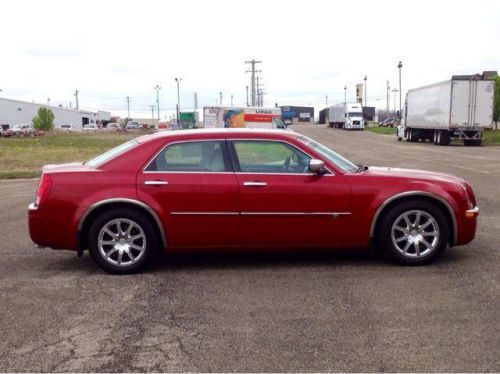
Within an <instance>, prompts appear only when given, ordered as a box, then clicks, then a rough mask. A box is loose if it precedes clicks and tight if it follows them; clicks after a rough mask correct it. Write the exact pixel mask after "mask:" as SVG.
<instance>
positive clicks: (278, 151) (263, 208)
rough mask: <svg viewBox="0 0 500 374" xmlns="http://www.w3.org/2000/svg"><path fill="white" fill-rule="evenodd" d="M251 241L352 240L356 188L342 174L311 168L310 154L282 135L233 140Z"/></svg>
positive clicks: (244, 228) (245, 234)
mask: <svg viewBox="0 0 500 374" xmlns="http://www.w3.org/2000/svg"><path fill="white" fill-rule="evenodd" d="M229 146H230V151H231V156H232V159H233V163H234V168H235V171H236V176H237V179H238V185H239V188H240V214H241V217H240V218H241V226H240V231H241V237H242V241H243V242H244V243H245V244H248V245H263V246H268V245H271V246H332V245H342V244H345V243H347V242H348V241H349V240H350V224H351V192H350V187H349V185H348V183H347V182H346V181H345V179H344V177H343V176H342V175H335V174H333V173H332V172H331V171H327V174H324V175H317V174H313V173H311V172H310V171H309V161H310V160H311V158H312V157H311V156H310V155H308V154H307V153H306V151H304V150H301V149H299V148H298V147H296V146H295V145H292V144H290V143H287V142H284V141H277V140H260V139H249V140H236V139H234V140H231V141H229Z"/></svg>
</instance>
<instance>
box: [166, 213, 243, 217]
mask: <svg viewBox="0 0 500 374" xmlns="http://www.w3.org/2000/svg"><path fill="white" fill-rule="evenodd" d="M170 214H171V215H173V216H238V215H239V214H240V213H239V212H171V213H170Z"/></svg>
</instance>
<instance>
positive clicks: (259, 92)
mask: <svg viewBox="0 0 500 374" xmlns="http://www.w3.org/2000/svg"><path fill="white" fill-rule="evenodd" d="M263 79H264V78H262V77H259V76H257V103H256V106H258V107H263V106H264V89H263V87H264V85H263V84H262V80H263Z"/></svg>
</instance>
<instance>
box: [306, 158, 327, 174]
mask: <svg viewBox="0 0 500 374" xmlns="http://www.w3.org/2000/svg"><path fill="white" fill-rule="evenodd" d="M309 170H310V171H311V173H314V174H318V175H321V174H324V173H325V163H324V162H323V161H321V160H318V159H315V158H313V159H311V160H310V161H309Z"/></svg>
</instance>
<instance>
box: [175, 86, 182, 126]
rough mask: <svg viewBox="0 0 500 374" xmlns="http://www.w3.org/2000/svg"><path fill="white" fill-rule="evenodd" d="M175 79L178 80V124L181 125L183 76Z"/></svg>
mask: <svg viewBox="0 0 500 374" xmlns="http://www.w3.org/2000/svg"><path fill="white" fill-rule="evenodd" d="M175 81H176V82H177V125H179V123H180V120H181V96H180V88H179V86H180V84H181V81H182V78H175Z"/></svg>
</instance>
